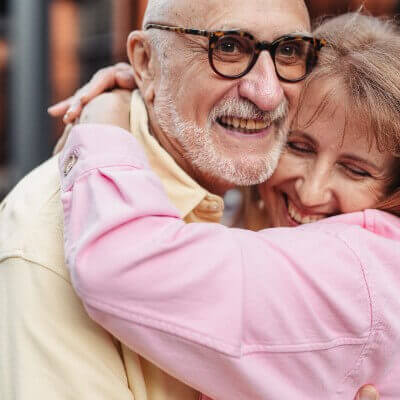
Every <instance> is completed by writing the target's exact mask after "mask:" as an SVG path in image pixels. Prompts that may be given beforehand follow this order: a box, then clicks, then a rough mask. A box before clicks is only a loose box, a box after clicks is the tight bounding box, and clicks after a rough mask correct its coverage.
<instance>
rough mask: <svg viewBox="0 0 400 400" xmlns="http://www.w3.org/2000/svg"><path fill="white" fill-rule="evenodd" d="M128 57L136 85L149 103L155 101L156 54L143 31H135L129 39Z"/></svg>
mask: <svg viewBox="0 0 400 400" xmlns="http://www.w3.org/2000/svg"><path fill="white" fill-rule="evenodd" d="M127 50H128V57H129V61H130V63H131V65H132V68H133V74H134V76H135V81H136V84H137V85H138V88H139V90H140V92H141V94H142V96H143V98H144V100H146V101H147V102H152V101H153V99H154V77H155V71H154V54H153V52H152V48H151V46H150V43H149V40H148V36H147V35H146V33H145V32H143V31H133V32H131V33H130V35H129V37H128V43H127Z"/></svg>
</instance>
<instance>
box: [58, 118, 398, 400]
mask: <svg viewBox="0 0 400 400" xmlns="http://www.w3.org/2000/svg"><path fill="white" fill-rule="evenodd" d="M60 168H61V174H62V201H63V206H64V212H65V249H66V257H67V261H68V265H69V267H70V270H71V275H72V279H73V284H74V286H75V288H76V290H77V293H78V294H79V296H80V297H81V298H82V300H83V302H84V304H85V307H86V309H87V311H88V313H89V314H90V316H91V317H92V318H93V319H94V320H95V321H97V322H98V323H99V324H101V325H103V326H104V327H105V328H107V329H108V330H109V331H110V332H112V333H113V334H114V335H115V336H117V337H118V338H119V339H121V340H122V341H123V342H125V343H126V344H127V345H128V346H130V347H132V348H133V349H134V350H135V351H137V352H139V353H140V354H142V355H143V356H144V357H146V358H148V359H150V360H151V361H152V362H154V363H156V364H158V365H159V366H160V367H161V368H163V369H165V370H166V371H168V372H169V373H170V374H172V375H174V376H176V377H177V378H179V379H180V380H183V381H185V382H186V383H188V384H189V385H191V386H193V387H195V388H196V389H198V390H199V391H201V392H203V393H205V394H207V395H208V396H210V397H211V398H213V399H215V400H225V399H226V400H232V399H235V400H238V399H246V400H249V399H268V400H275V399H284V400H292V399H296V400H297V399H316V400H317V399H318V400H320V399H324V400H325V399H352V398H353V396H354V393H356V392H357V390H358V388H359V387H360V386H362V384H365V383H367V382H370V383H373V384H375V385H376V386H377V388H378V390H379V391H380V393H381V396H382V399H385V400H398V399H400V265H399V260H400V246H399V238H400V221H399V220H398V219H397V218H396V217H394V216H391V215H389V214H386V213H383V212H380V211H375V210H367V211H365V212H359V213H354V214H349V215H342V216H338V217H334V218H330V219H327V220H325V221H321V222H318V223H315V224H310V225H304V226H301V227H299V228H279V229H267V230H264V231H262V232H258V233H255V232H250V231H246V230H241V229H230V228H226V227H224V226H221V225H218V224H189V225H186V224H184V223H183V222H182V221H181V219H180V218H179V215H178V212H177V210H176V209H175V208H174V207H173V206H172V205H171V204H170V202H169V200H168V199H167V197H166V195H165V193H164V190H163V188H162V187H161V184H160V182H159V180H158V178H157V177H156V176H155V175H154V173H153V172H152V171H151V170H150V169H149V166H148V164H147V161H146V158H145V156H144V153H143V151H142V150H141V148H140V146H139V145H138V143H137V142H136V141H135V140H134V139H133V138H132V136H131V135H128V134H127V133H126V132H125V131H122V130H120V129H118V128H114V127H108V126H101V125H86V126H85V125H84V126H78V127H76V128H74V130H73V132H72V133H71V136H70V138H69V140H68V143H67V145H66V148H65V150H64V152H63V154H62V156H61V158H60Z"/></svg>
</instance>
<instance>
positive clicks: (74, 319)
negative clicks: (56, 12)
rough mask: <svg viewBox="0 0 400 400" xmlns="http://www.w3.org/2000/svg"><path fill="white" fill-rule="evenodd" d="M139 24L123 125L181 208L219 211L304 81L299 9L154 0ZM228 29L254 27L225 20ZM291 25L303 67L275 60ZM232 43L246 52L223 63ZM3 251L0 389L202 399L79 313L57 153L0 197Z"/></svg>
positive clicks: (249, 176)
mask: <svg viewBox="0 0 400 400" xmlns="http://www.w3.org/2000/svg"><path fill="white" fill-rule="evenodd" d="M145 23H146V24H147V25H146V26H147V30H146V31H138V32H134V33H132V34H131V36H130V38H129V41H128V49H129V57H130V60H131V63H132V65H133V67H134V70H135V78H136V81H137V83H138V86H139V92H135V93H134V95H133V96H132V110H133V112H132V115H131V123H130V129H131V130H132V133H133V134H134V135H135V136H136V137H137V138H138V139H139V141H140V142H141V143H142V144H143V146H144V147H145V149H146V151H147V153H148V155H149V159H150V161H151V162H152V165H153V168H154V169H155V171H156V172H157V173H158V174H159V175H160V176H161V178H162V179H163V183H164V184H165V187H166V188H167V191H168V193H169V195H170V197H171V199H172V200H173V201H174V203H175V204H176V205H177V207H178V208H179V209H180V211H181V213H182V215H183V216H184V217H185V219H186V221H188V222H190V221H214V222H218V221H219V219H220V217H221V215H222V211H223V201H222V199H221V198H220V197H219V196H220V195H222V194H223V193H224V192H225V191H226V190H227V189H229V188H231V187H233V186H235V185H237V184H241V185H250V184H255V183H258V182H261V181H263V180H265V179H267V178H268V176H269V175H270V174H271V173H272V171H273V169H274V167H275V165H276V163H277V160H278V158H279V153H280V150H281V147H282V144H283V143H284V140H285V136H286V129H285V121H286V120H287V109H288V108H289V110H290V111H292V110H294V109H295V105H296V100H297V96H298V92H299V90H300V85H299V84H295V83H293V82H296V81H299V80H301V79H302V78H303V77H304V75H305V74H306V73H307V72H308V70H307V69H308V68H307V66H309V65H312V62H313V61H314V59H315V55H316V51H317V50H318V49H317V47H318V42H316V41H314V40H312V39H310V38H309V35H307V32H308V31H309V19H308V14H307V11H306V8H305V6H304V4H303V2H302V1H301V0H295V1H293V0H284V1H282V0H249V1H248V2H247V4H246V7H245V8H243V4H242V2H241V1H239V0H230V1H228V0H219V1H216V0H204V1H196V2H188V1H186V0H153V1H150V2H149V6H148V9H147V13H146V17H145ZM166 26H168V27H166ZM171 26H176V27H178V28H174V29H171ZM182 28H186V29H182ZM189 28H196V29H202V31H194V30H189ZM233 29H234V30H236V29H240V30H241V31H243V32H250V33H251V35H249V34H238V33H236V32H234V33H232V32H226V33H224V34H223V33H221V30H224V31H229V30H233ZM206 31H207V32H208V33H207V32H206ZM211 32H213V33H211ZM288 34H290V35H293V34H294V35H295V36H296V38H300V39H299V40H300V41H301V45H302V46H304V48H305V49H306V50H307V51H306V52H305V54H308V55H309V56H310V57H311V58H307V59H299V60H297V61H298V63H297V64H296V65H297V66H300V68H298V67H296V66H295V68H285V65H284V61H285V59H287V58H290V57H292V56H293V45H292V42H291V39H283V37H284V36H285V37H286V36H287V35H288ZM252 35H254V38H257V40H262V41H263V42H256V39H254V38H253V36H252ZM303 36H304V37H303ZM279 38H280V39H279ZM264 41H265V42H264ZM256 43H257V44H256ZM269 43H272V45H270V44H269ZM261 50H265V51H261ZM238 55H240V56H241V58H240V59H241V60H242V61H243V64H241V63H239V64H238V63H234V64H235V65H236V66H237V68H236V67H235V68H233V69H232V63H231V62H230V61H231V60H232V57H233V58H235V57H237V56H238ZM244 55H245V56H246V57H244V58H243V57H242V56H244ZM289 113H290V112H289ZM237 117H240V118H237ZM116 118H119V117H116ZM259 121H263V122H262V123H260V122H259ZM126 125H127V126H126V127H127V129H128V128H129V126H128V121H126ZM149 128H150V129H149ZM150 132H151V134H150ZM72 165H73V160H71V164H70V165H66V172H67V171H68V169H69V168H71V167H72ZM234 171H235V172H236V171H240V174H237V173H235V174H234V173H233V172H234ZM0 262H1V265H0V287H1V292H0V300H1V301H0V307H1V308H0V315H1V317H2V324H1V325H0V326H1V341H0V353H1V355H2V356H1V361H0V363H1V364H0V398H1V399H5V400H9V399H28V398H29V399H46V398H49V399H50V398H51V399H108V400H109V399H115V400H121V399H136V400H150V399H151V400H153V399H154V400H164V399H170V400H177V399H185V400H186V399H198V398H199V393H197V392H196V391H195V390H194V389H192V388H190V387H188V386H186V385H185V384H184V383H181V382H178V381H177V380H175V379H174V378H172V377H170V376H168V375H167V374H166V373H164V372H162V371H161V370H159V369H158V368H156V367H155V366H154V365H152V364H151V363H149V362H148V361H146V360H144V359H142V358H140V357H139V356H138V355H136V354H134V353H132V352H130V351H129V350H128V349H127V348H125V347H124V346H123V345H122V344H121V343H119V342H118V340H117V339H116V338H113V337H111V336H110V335H109V334H108V333H107V332H106V331H104V330H103V329H102V328H100V327H99V326H97V325H96V324H94V323H93V322H92V321H91V320H90V319H89V318H88V317H87V315H86V313H85V310H84V308H83V307H82V305H81V303H80V301H79V300H78V298H77V297H76V296H75V294H74V292H73V289H72V286H71V283H70V277H69V275H68V271H67V268H66V266H65V264H64V254H63V237H62V208H61V204H60V198H59V179H58V169H57V159H56V158H53V159H51V160H49V161H48V162H46V163H45V164H43V165H42V166H40V167H39V168H38V169H36V170H35V171H33V172H32V173H31V174H29V175H28V176H27V177H26V178H25V179H24V180H22V182H20V184H19V185H18V186H17V187H16V188H15V189H14V190H13V192H12V193H11V194H10V195H9V196H8V197H7V198H6V199H5V201H4V202H3V203H2V204H1V205H0Z"/></svg>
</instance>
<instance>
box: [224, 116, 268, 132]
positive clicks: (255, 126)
mask: <svg viewBox="0 0 400 400" xmlns="http://www.w3.org/2000/svg"><path fill="white" fill-rule="evenodd" d="M220 120H221V122H222V123H223V124H224V125H226V126H227V127H231V128H235V129H246V130H249V131H254V130H261V129H266V128H268V124H267V123H266V122H264V121H260V120H255V119H243V118H236V117H221V119H220Z"/></svg>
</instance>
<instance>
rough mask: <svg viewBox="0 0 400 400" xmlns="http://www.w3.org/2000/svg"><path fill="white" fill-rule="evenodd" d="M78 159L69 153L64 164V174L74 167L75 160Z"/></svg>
mask: <svg viewBox="0 0 400 400" xmlns="http://www.w3.org/2000/svg"><path fill="white" fill-rule="evenodd" d="M77 161H78V157H77V156H76V155H75V154H71V155H70V156H69V157H68V159H67V161H65V164H64V176H67V175H68V174H69V173H70V171H71V169H72V168H73V167H74V165H75V164H76V162H77Z"/></svg>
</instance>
